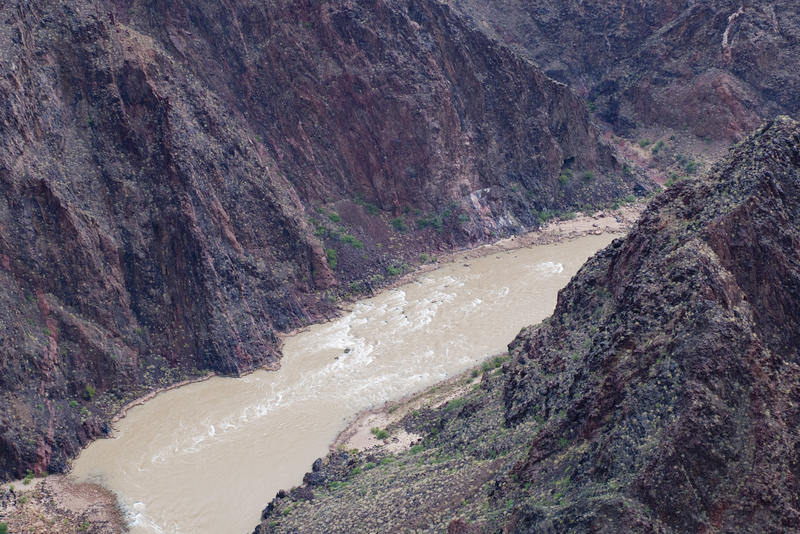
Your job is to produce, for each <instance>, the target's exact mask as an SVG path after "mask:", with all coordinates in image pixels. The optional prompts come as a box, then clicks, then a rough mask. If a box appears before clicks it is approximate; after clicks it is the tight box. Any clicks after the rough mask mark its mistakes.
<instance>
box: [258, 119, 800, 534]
mask: <svg viewBox="0 0 800 534" xmlns="http://www.w3.org/2000/svg"><path fill="white" fill-rule="evenodd" d="M799 216H800V123H798V122H796V121H793V120H791V119H788V118H782V119H779V120H777V121H775V122H772V123H768V124H767V125H765V126H764V127H763V128H761V129H760V130H759V131H757V132H756V133H755V134H754V135H753V136H752V137H750V138H749V139H748V140H746V141H745V142H743V143H742V144H740V145H739V146H737V147H736V148H735V149H734V150H732V151H731V153H730V155H729V156H728V157H727V158H726V159H725V160H724V161H722V162H721V163H720V164H718V165H717V166H716V167H715V168H714V169H713V170H712V171H711V172H710V174H708V175H707V176H705V177H703V178H699V179H694V180H690V181H685V182H681V183H679V184H677V185H675V186H673V187H671V188H670V189H668V190H667V191H666V192H664V193H662V194H661V195H660V196H658V197H657V198H656V199H655V200H654V201H653V202H652V203H651V204H650V206H649V207H648V209H647V211H646V212H645V214H644V215H643V216H642V219H641V220H640V222H639V223H638V225H637V227H636V228H635V229H634V231H633V232H632V233H631V234H630V235H629V236H628V237H626V238H624V239H619V240H617V241H615V242H614V243H612V245H610V246H609V247H608V248H607V249H605V250H604V251H602V252H601V253H599V254H598V255H596V256H595V257H594V258H592V259H591V260H589V262H587V264H586V265H585V266H584V267H583V268H582V269H581V271H580V272H579V273H578V274H577V275H576V276H575V277H574V278H573V280H572V281H571V282H570V284H569V285H568V286H567V287H566V288H565V289H564V290H562V292H561V293H560V295H559V299H558V304H557V307H556V310H555V312H554V314H553V316H552V317H551V318H550V319H548V320H546V321H544V322H543V323H542V324H540V325H538V326H535V327H529V328H526V329H525V330H523V331H522V332H521V333H520V335H519V336H518V337H517V339H516V340H515V341H514V342H513V343H512V344H511V345H510V346H509V353H510V355H511V358H512V359H511V362H510V363H506V364H503V365H502V366H500V363H501V362H502V357H501V358H499V359H495V360H493V361H492V362H487V364H485V365H484V367H483V369H484V374H483V376H482V378H481V379H480V385H478V384H477V383H476V384H474V385H473V387H471V388H466V390H467V391H466V393H462V394H461V396H459V397H456V398H453V399H451V400H450V401H449V402H447V403H446V404H444V405H440V406H438V407H430V406H428V407H425V408H423V409H419V410H414V411H413V412H412V413H410V414H409V415H407V416H405V418H404V419H403V420H402V421H401V422H400V423H398V424H397V425H394V426H391V425H390V426H389V427H388V428H387V432H388V433H389V436H390V439H391V437H392V436H393V435H395V433H398V432H399V429H403V430H405V431H407V432H413V433H416V434H418V435H421V436H423V437H422V439H421V440H420V441H419V442H418V443H416V444H415V445H414V447H413V448H412V449H411V450H409V451H407V452H404V453H397V454H392V453H390V452H389V451H388V450H386V449H370V450H368V451H366V452H365V453H362V454H354V453H353V452H352V451H348V452H343V451H337V452H335V453H332V454H331V455H329V456H328V457H327V458H326V459H325V460H324V461H323V462H320V463H319V464H315V468H314V470H315V476H314V477H313V480H312V479H311V477H307V479H308V480H306V482H307V483H308V484H307V485H306V486H303V487H301V488H297V489H295V490H293V491H292V492H289V493H286V492H281V493H279V494H278V496H277V497H276V498H275V499H274V500H273V501H272V502H271V503H270V504H269V505H268V506H267V508H266V509H265V510H264V513H263V516H262V519H263V521H262V523H261V525H260V526H259V527H258V528H257V529H256V532H257V533H261V534H265V533H271V532H297V531H301V532H325V531H327V530H328V528H329V527H330V526H331V525H333V526H336V527H337V529H338V530H341V531H349V530H357V529H358V528H359V525H366V526H367V528H371V527H372V526H373V525H389V529H390V530H397V531H403V530H406V529H421V530H423V531H429V532H441V531H443V530H445V529H446V530H447V531H448V532H466V533H478V532H547V533H550V532H553V533H556V532H587V533H588V532H642V533H645V532H646V533H652V532H660V533H686V532H698V533H699V532H704V533H716V532H753V533H756V532H796V531H798V530H800V501H798V496H799V495H800V406H798V402H797V401H798V398H800V397H798V396H799V395H800V352H799V351H800V320H798V318H800V218H798V217H799ZM492 364H494V365H492ZM493 367H494V368H495V369H494V370H492V369H493ZM476 374H477V371H476V372H475V373H474V374H473V376H475V375H476ZM467 380H470V379H469V378H468V379H467ZM461 383H462V384H463V382H461ZM462 387H463V386H462ZM376 464H378V467H376ZM314 481H317V482H314ZM319 481H321V482H319ZM312 482H313V483H312ZM312 489H313V491H311V490H312ZM305 501H310V502H308V503H307V502H305Z"/></svg>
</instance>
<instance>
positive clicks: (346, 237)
mask: <svg viewBox="0 0 800 534" xmlns="http://www.w3.org/2000/svg"><path fill="white" fill-rule="evenodd" d="M339 239H340V240H341V241H342V242H343V243H347V244H348V245H350V246H351V247H353V248H357V249H362V248H364V243H363V242H362V241H361V240H359V239H357V238H356V237H354V236H352V235H350V234H348V233H344V234H342V235H341V237H340V238H339Z"/></svg>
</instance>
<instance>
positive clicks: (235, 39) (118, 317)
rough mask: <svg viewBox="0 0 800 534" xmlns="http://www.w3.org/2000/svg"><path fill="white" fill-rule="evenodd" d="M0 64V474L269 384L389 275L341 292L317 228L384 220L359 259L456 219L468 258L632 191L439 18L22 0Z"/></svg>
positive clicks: (507, 60) (551, 91) (611, 166)
mask: <svg viewBox="0 0 800 534" xmlns="http://www.w3.org/2000/svg"><path fill="white" fill-rule="evenodd" d="M0 51H2V52H0V65H2V71H3V72H4V73H5V75H4V77H3V78H2V80H0V95H1V96H2V99H1V100H0V101H2V102H3V104H2V106H0V130H1V131H2V135H0V188H1V189H0V190H2V195H0V279H1V281H2V283H0V301H1V302H2V303H3V306H2V308H0V314H1V315H0V317H2V319H0V355H2V360H0V387H1V388H2V391H1V392H0V395H2V399H3V400H2V405H0V406H1V407H0V436H2V437H0V478H8V477H11V476H17V477H18V476H21V475H23V474H24V472H25V470H26V469H28V468H31V469H33V470H35V471H36V472H44V471H51V472H60V471H63V470H64V469H65V467H66V464H65V460H66V458H68V457H69V456H70V455H73V454H75V453H76V452H77V451H78V450H79V448H80V446H82V445H83V444H85V443H86V442H87V441H88V440H89V439H91V438H93V437H96V436H98V435H100V434H101V433H102V432H103V431H106V430H108V429H107V427H106V426H105V425H104V423H103V421H104V420H105V418H106V417H107V416H108V415H109V413H111V412H113V411H114V410H115V409H117V408H118V407H119V406H120V405H121V404H122V403H123V402H125V401H126V400H128V399H130V398H131V397H132V396H135V395H138V394H141V393H143V392H145V391H147V390H149V389H152V388H153V387H157V386H160V385H165V384H168V383H171V382H175V381H177V380H180V379H183V378H186V377H187V376H192V375H193V374H195V373H196V372H197V371H198V369H200V370H213V371H218V372H222V373H228V374H235V373H239V372H242V371H245V370H248V369H253V368H255V367H257V366H261V365H270V364H274V363H275V361H276V360H277V356H278V350H279V342H278V339H277V337H276V332H279V331H286V330H289V329H291V328H294V327H296V326H300V325H302V324H305V323H307V322H308V321H311V320H314V319H316V318H317V317H319V316H320V315H321V314H322V313H324V312H325V309H326V304H325V303H324V302H322V301H320V300H319V295H318V292H319V291H321V290H324V289H326V288H329V287H331V286H332V285H334V284H336V283H337V278H338V279H347V278H348V277H357V276H358V274H359V273H361V272H367V271H368V270H369V268H370V267H371V266H372V265H374V264H375V265H380V262H381V261H383V259H382V258H383V257H382V256H380V255H379V254H378V253H377V249H374V250H372V249H368V250H365V251H363V252H361V251H358V252H351V253H350V254H351V256H353V258H355V259H354V260H353V262H352V263H351V264H349V270H347V271H345V270H341V269H340V271H339V272H333V271H332V270H331V265H334V262H333V261H332V260H331V252H330V248H331V247H334V246H338V247H340V248H341V247H344V246H345V245H342V244H341V243H339V241H336V242H335V243H332V242H331V239H328V238H326V239H327V241H326V242H325V244H324V245H323V243H322V242H321V241H320V239H319V236H318V235H317V236H315V235H314V232H317V233H319V232H318V229H315V228H313V227H310V226H309V224H308V220H309V217H310V216H312V215H315V212H314V211H312V210H311V209H310V208H312V207H317V206H319V205H320V204H322V203H328V202H331V203H335V202H339V203H340V204H342V205H343V207H344V208H347V209H349V210H350V211H355V212H358V211H359V210H361V208H360V207H359V206H358V205H357V204H356V203H355V202H354V199H356V198H365V199H368V200H369V201H371V202H375V203H377V204H378V210H377V211H378V217H376V218H375V221H376V222H374V223H371V225H364V227H359V226H358V225H357V224H355V225H351V226H350V227H349V228H348V229H349V230H351V231H353V232H356V233H358V234H359V235H360V236H362V237H363V236H367V237H368V236H369V234H370V232H372V233H378V234H381V235H389V236H392V235H393V234H392V229H391V228H390V227H389V225H388V224H387V220H388V218H389V217H390V216H394V215H397V213H401V212H402V209H403V208H406V209H408V208H409V207H412V206H413V207H417V208H418V209H420V210H425V212H426V213H427V212H433V211H435V210H439V209H443V208H444V207H445V206H447V209H448V214H449V215H450V216H451V218H452V219H453V224H452V226H453V228H454V229H453V233H452V234H451V235H450V237H451V240H452V242H460V243H468V242H477V241H481V240H485V239H486V238H487V236H491V235H493V233H494V235H497V234H502V233H507V232H511V231H516V230H519V229H522V228H524V227H529V226H530V225H534V224H536V222H535V217H534V215H533V214H532V213H531V211H530V209H531V208H536V209H542V208H545V207H547V208H551V209H559V208H567V207H569V206H578V205H583V204H585V203H594V202H601V201H607V200H610V199H613V198H615V197H618V196H620V195H622V194H627V193H629V192H630V191H631V189H632V187H633V185H634V184H633V180H632V179H631V178H628V177H626V176H625V175H624V174H623V173H622V172H621V171H620V166H619V164H618V163H617V162H616V159H615V156H614V153H613V151H612V150H611V148H609V147H608V146H606V145H605V144H604V143H603V142H601V141H600V140H599V139H598V136H597V134H596V132H595V130H594V128H593V127H592V126H591V125H590V124H589V118H588V114H587V112H586V111H585V109H584V106H583V105H582V103H581V101H580V99H578V98H576V97H575V96H574V95H573V94H572V93H571V92H570V91H569V90H568V89H567V88H566V87H564V86H563V85H560V84H557V83H554V82H552V81H551V80H549V79H547V78H546V77H544V76H543V75H542V74H541V73H540V72H539V71H538V70H536V68H535V67H533V66H532V65H531V64H530V63H529V62H527V61H525V60H523V59H521V58H520V57H518V56H517V55H515V54H514V53H512V52H511V51H509V50H508V49H506V48H504V47H502V46H499V45H497V44H496V43H493V42H491V41H490V40H488V39H487V38H486V37H485V36H483V34H482V33H480V32H476V31H473V30H471V29H470V28H469V26H468V25H466V24H465V23H463V21H462V20H461V19H460V18H459V17H457V16H455V15H454V14H452V13H451V12H450V10H449V9H448V8H447V7H446V6H442V5H439V4H437V3H435V2H423V1H416V0H408V1H404V2H368V1H363V2H300V3H296V2H270V3H268V4H265V3H264V2H248V1H244V0H241V1H236V2H222V3H220V2H202V1H198V2H192V3H183V2H159V1H148V2H135V3H133V4H131V3H129V2H125V3H123V2H99V1H92V0H73V1H70V2H50V1H43V2H34V3H30V2H21V1H12V2H5V3H3V4H2V5H1V6H0ZM564 165H567V166H570V167H572V168H574V169H575V170H576V171H577V170H583V169H587V170H592V171H593V172H594V174H593V175H592V176H593V179H592V180H591V183H590V181H588V180H584V181H576V182H575V183H574V184H568V185H563V184H561V183H559V181H558V174H559V172H560V170H561V168H562V166H564ZM626 180H627V181H626ZM450 206H454V207H450ZM361 212H362V213H361V219H359V218H358V217H357V216H354V217H353V218H352V220H353V221H359V220H363V218H364V217H365V215H363V210H361ZM356 215H358V213H357V214H356ZM438 221H440V220H437V222H438ZM456 223H457V224H458V227H457V228H456ZM438 224H439V226H441V222H438ZM375 228H377V230H376V229H375ZM431 233H432V238H431V239H430V241H431V242H433V243H436V242H437V240H438V241H443V240H445V237H446V236H445V235H444V234H443V233H442V234H438V233H436V232H431ZM337 235H341V234H337ZM453 236H457V237H453ZM349 242H350V243H358V241H357V240H354V239H353V238H352V236H349ZM362 246H363V244H362ZM325 247H329V250H328V251H326V250H325ZM345 248H346V247H345ZM351 248H355V247H351ZM326 253H327V254H328V257H327V258H326Z"/></svg>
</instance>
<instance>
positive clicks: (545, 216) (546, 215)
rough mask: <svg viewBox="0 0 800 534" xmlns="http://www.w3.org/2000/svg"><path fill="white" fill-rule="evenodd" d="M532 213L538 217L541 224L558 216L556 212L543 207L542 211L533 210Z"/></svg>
mask: <svg viewBox="0 0 800 534" xmlns="http://www.w3.org/2000/svg"><path fill="white" fill-rule="evenodd" d="M531 214H532V215H533V216H534V217H536V220H537V221H539V223H540V224H544V223H546V222H547V221H549V220H550V219H552V218H553V217H555V216H556V212H554V211H552V210H549V209H547V208H544V209H542V211H536V210H531Z"/></svg>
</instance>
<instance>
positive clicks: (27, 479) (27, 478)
mask: <svg viewBox="0 0 800 534" xmlns="http://www.w3.org/2000/svg"><path fill="white" fill-rule="evenodd" d="M33 476H34V475H33V471H31V470H30V469H28V472H27V473H25V478H23V479H22V483H23V484H25V485H26V486H27V485H28V484H30V483H31V480H33Z"/></svg>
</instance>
